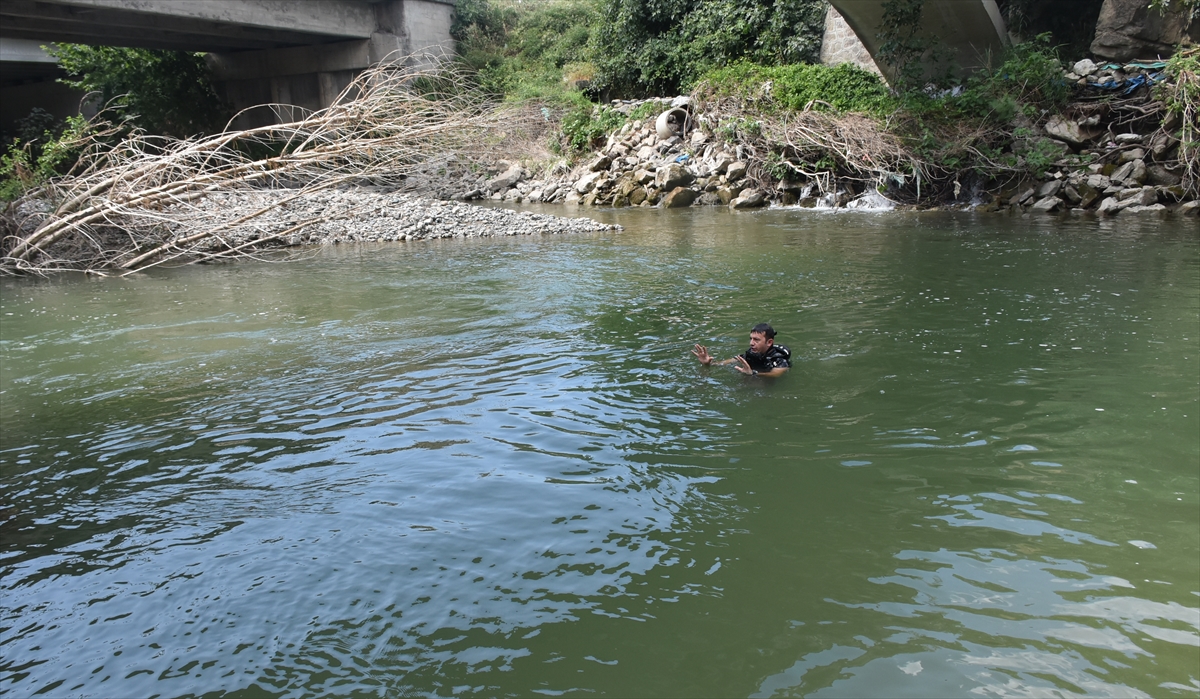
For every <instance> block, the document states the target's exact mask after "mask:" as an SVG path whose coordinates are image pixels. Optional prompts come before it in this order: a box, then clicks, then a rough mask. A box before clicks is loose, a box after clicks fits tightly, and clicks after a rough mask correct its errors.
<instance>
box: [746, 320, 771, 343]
mask: <svg viewBox="0 0 1200 699" xmlns="http://www.w3.org/2000/svg"><path fill="white" fill-rule="evenodd" d="M750 332H752V333H762V336H763V337H765V338H767V339H768V340H774V339H775V328H772V327H771V326H770V324H769V323H759V324H758V325H755V326H754V327H753V328H751V330H750Z"/></svg>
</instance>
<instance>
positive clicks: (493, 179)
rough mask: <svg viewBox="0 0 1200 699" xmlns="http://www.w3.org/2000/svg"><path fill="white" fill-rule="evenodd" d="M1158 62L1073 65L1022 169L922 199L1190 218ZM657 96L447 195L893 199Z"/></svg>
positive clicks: (1021, 128)
mask: <svg viewBox="0 0 1200 699" xmlns="http://www.w3.org/2000/svg"><path fill="white" fill-rule="evenodd" d="M1163 66H1164V64H1163V63H1161V62H1157V61H1156V62H1144V63H1137V62H1134V63H1125V64H1099V65H1098V64H1096V63H1094V62H1093V61H1091V60H1081V61H1078V62H1076V63H1074V64H1072V65H1071V66H1070V67H1069V68H1068V69H1066V70H1064V74H1063V79H1064V80H1065V81H1068V82H1071V83H1074V84H1075V85H1076V86H1077V95H1076V101H1074V102H1073V103H1072V104H1070V105H1069V106H1068V108H1067V109H1065V110H1064V111H1063V112H1062V113H1061V114H1058V115H1053V116H1049V118H1043V119H1042V121H1041V122H1040V123H1034V122H1032V121H1030V120H1028V119H1024V118H1018V120H1016V121H1015V122H1014V124H1013V127H1012V133H1013V138H1012V142H1011V145H1010V147H1009V151H1008V154H1009V155H1011V156H1012V160H1013V161H1014V163H1015V167H1014V168H1012V173H1011V174H1010V175H1009V176H1008V177H1006V178H1003V179H993V180H992V181H990V182H980V180H979V178H977V177H975V176H974V175H973V174H972V173H969V172H964V173H962V175H961V176H960V178H961V180H962V181H963V182H975V183H976V186H974V187H954V189H953V195H952V196H944V197H942V198H941V199H938V200H932V201H930V200H926V201H922V202H919V204H918V205H919V206H920V207H921V208H928V207H929V206H941V207H953V208H982V209H984V210H990V211H997V210H1009V211H1014V212H1031V213H1054V212H1064V211H1073V212H1075V213H1089V214H1095V215H1100V216H1114V215H1117V214H1120V213H1123V212H1127V213H1139V214H1155V215H1158V214H1164V215H1166V214H1173V213H1178V214H1183V215H1188V214H1191V215H1195V214H1196V213H1197V211H1198V210H1200V202H1197V201H1196V198H1195V194H1194V189H1193V190H1189V189H1188V188H1187V187H1186V186H1185V184H1186V183H1185V181H1184V180H1185V175H1186V173H1185V170H1184V168H1185V167H1186V166H1185V163H1184V162H1183V160H1181V158H1180V144H1179V141H1178V139H1177V138H1175V137H1174V136H1173V135H1171V134H1172V133H1173V132H1175V131H1177V130H1178V128H1179V121H1178V115H1176V114H1173V113H1169V112H1168V111H1167V110H1165V109H1164V105H1163V104H1162V103H1161V102H1157V101H1156V100H1155V99H1154V96H1153V92H1152V89H1151V88H1152V87H1153V85H1154V84H1155V83H1157V82H1159V81H1161V80H1163V70H1162V69H1163ZM654 101H656V102H659V103H660V107H661V112H660V116H659V117H658V119H657V120H655V119H653V118H651V119H647V120H635V121H629V122H626V123H625V124H624V126H622V127H621V129H620V130H618V131H615V132H613V133H611V134H610V135H609V136H608V139H607V141H606V142H605V144H604V145H603V147H601V148H599V149H598V150H596V151H595V152H593V153H592V154H591V155H590V156H588V157H585V158H582V159H580V161H579V162H578V163H576V164H575V165H574V166H568V165H566V164H564V163H558V164H555V165H554V166H552V167H549V168H544V169H540V170H539V168H538V167H536V166H535V167H533V168H530V167H528V166H527V165H523V164H522V163H520V162H509V161H501V162H498V163H497V164H496V166H495V167H494V169H493V170H492V173H491V175H490V176H486V177H479V178H477V179H476V180H474V181H473V182H468V183H466V185H465V189H460V190H459V191H456V192H453V193H452V195H453V196H454V197H455V198H458V199H463V200H473V199H484V198H487V199H492V200H497V201H508V202H553V203H562V204H577V205H582V206H603V207H623V206H642V207H649V206H657V207H661V208H677V207H686V206H728V207H730V208H732V209H749V208H756V207H761V206H768V205H796V206H802V207H826V208H843V207H849V208H891V207H894V206H896V205H897V202H896V201H894V200H889V198H888V197H887V196H886V194H880V192H879V191H878V190H877V189H876V188H874V187H871V186H864V185H863V183H862V182H861V181H859V182H855V181H850V180H839V179H838V175H837V173H836V172H829V173H828V174H827V176H825V177H824V178H823V179H815V178H814V179H812V180H804V179H803V178H798V179H796V180H792V179H783V180H780V179H776V178H773V177H771V176H770V174H769V173H768V172H766V171H764V168H762V167H755V163H753V162H751V161H750V159H749V158H747V157H745V154H744V153H743V149H742V148H741V147H740V146H739V145H738V144H737V143H736V142H733V141H730V140H726V139H725V138H723V137H722V129H720V128H719V127H718V122H717V120H715V119H711V118H707V115H706V114H704V113H703V110H702V109H701V108H698V107H697V106H696V105H695V104H694V103H693V100H692V99H691V98H689V97H687V96H682V97H677V98H674V99H659V100H654ZM643 103H644V101H643V102H628V101H626V102H617V103H614V104H613V105H612V108H614V109H618V110H624V111H626V112H627V113H628V111H629V110H632V109H633V108H635V107H637V106H639V105H641V104H643ZM656 111H657V110H656ZM1039 160H1040V162H1038V161H1039ZM813 169H814V170H815V169H817V168H816V167H814V168H813ZM1035 173H1036V174H1035ZM1192 177H1193V178H1194V177H1196V175H1195V174H1194V173H1193V174H1192ZM952 179H953V178H952ZM909 206H912V204H911V203H910V204H909Z"/></svg>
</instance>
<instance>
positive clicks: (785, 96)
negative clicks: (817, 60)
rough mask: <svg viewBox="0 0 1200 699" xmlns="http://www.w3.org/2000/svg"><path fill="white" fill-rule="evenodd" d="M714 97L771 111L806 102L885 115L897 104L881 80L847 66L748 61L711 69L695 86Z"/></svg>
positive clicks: (793, 106) (792, 108) (801, 105)
mask: <svg viewBox="0 0 1200 699" xmlns="http://www.w3.org/2000/svg"><path fill="white" fill-rule="evenodd" d="M696 90H697V92H700V93H703V94H705V95H709V96H713V97H721V96H733V97H741V98H743V99H747V100H760V101H762V102H763V103H764V106H765V107H766V108H767V109H768V111H773V109H772V108H781V109H790V110H800V109H804V108H805V107H806V106H808V105H809V104H810V103H815V105H816V106H818V107H819V106H820V103H822V102H823V103H825V104H828V105H829V106H831V107H833V108H834V109H836V110H838V111H844V112H866V113H871V114H884V113H887V112H889V111H891V110H892V109H893V108H894V107H895V100H893V99H892V98H891V96H890V95H889V93H888V89H887V86H886V85H884V83H883V81H882V80H881V79H880V78H879V76H877V75H875V74H874V73H870V72H868V71H865V70H863V69H862V68H858V67H856V66H853V65H850V64H848V63H843V64H841V65H838V66H832V67H831V66H824V65H787V66H774V67H772V66H762V65H756V64H754V63H749V62H745V61H743V62H739V63H735V64H733V65H731V66H729V67H727V68H718V69H716V70H712V71H709V72H708V73H706V74H705V75H704V76H703V77H702V78H700V81H699V83H698V84H697V88H696Z"/></svg>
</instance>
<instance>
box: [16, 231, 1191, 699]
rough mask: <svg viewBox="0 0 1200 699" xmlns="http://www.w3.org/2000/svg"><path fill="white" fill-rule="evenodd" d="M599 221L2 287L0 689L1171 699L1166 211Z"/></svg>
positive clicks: (1185, 328)
mask: <svg viewBox="0 0 1200 699" xmlns="http://www.w3.org/2000/svg"><path fill="white" fill-rule="evenodd" d="M559 211H561V210H559ZM596 216H597V217H600V218H604V219H606V220H610V221H615V222H619V223H621V224H622V225H624V226H625V230H624V231H623V232H614V233H602V234H594V235H591V234H589V235H579V236H569V237H568V236H562V237H533V238H496V239H482V240H448V241H434V242H420V243H408V244H394V245H381V246H376V247H349V246H343V247H339V248H335V249H330V250H326V251H320V252H314V253H313V254H312V255H311V256H310V257H309V258H308V259H304V260H300V261H293V262H289V263H286V264H280V263H270V262H245V263H239V264H233V265H226V266H217V267H192V268H183V269H176V270H159V271H154V272H152V273H149V274H147V275H144V276H141V277H137V278H129V279H125V280H121V279H82V278H78V277H69V278H56V279H51V280H8V281H4V282H3V283H2V284H0V362H2V365H0V370H2V371H0V428H2V432H0V486H2V488H3V490H2V492H0V507H2V508H3V511H2V517H0V520H2V522H3V524H0V535H2V537H0V694H4V695H8V696H13V697H17V696H22V697H23V696H33V695H38V696H50V697H57V696H63V697H75V696H93V697H125V696H128V697H151V696H161V697H183V696H206V697H216V696H239V697H243V696H244V697H252V696H289V697H301V696H346V695H355V696H409V695H413V696H489V697H490V696H538V695H541V696H559V695H563V694H568V695H587V696H595V695H602V696H646V697H659V696H662V697H667V696H681V697H683V696H688V697H691V696H714V697H717V696H720V697H726V696H728V697H774V696H813V697H902V696H911V697H966V696H978V697H1000V696H1045V697H1059V696H1085V695H1086V696H1121V697H1139V696H1154V697H1165V696H1181V697H1196V696H1197V695H1198V694H1200V231H1198V227H1197V225H1196V222H1195V220H1194V219H1191V220H1187V221H1185V220H1180V219H1175V220H1167V221H1163V220H1137V219H1133V218H1132V217H1119V218H1118V219H1116V220H1114V221H1095V220H1084V219H1071V218H1061V219H1056V218H1051V217H1044V218H1019V217H1006V216H994V215H993V216H976V215H972V214H965V213H963V214H953V213H925V214H901V213H887V214H871V213H855V214H837V215H834V214H830V213H821V212H813V211H796V210H770V211H763V212H758V213H749V214H731V213H729V212H726V211H714V210H699V209H698V210H688V211H683V212H674V211H655V210H626V211H610V212H599V213H598V214H596ZM760 321H766V322H770V323H772V324H773V325H774V326H775V328H776V329H777V330H778V332H779V336H778V337H777V338H776V340H777V342H779V343H782V344H785V345H787V346H788V347H790V348H791V351H792V355H793V359H794V362H795V366H794V368H793V369H792V370H791V371H790V372H789V374H788V375H786V376H784V377H782V378H780V379H776V380H772V379H763V378H748V377H743V376H741V375H739V374H737V373H736V372H734V371H733V369H732V368H728V367H725V368H720V367H712V368H709V369H705V368H701V367H700V366H698V364H697V363H696V361H695V360H694V358H693V357H692V356H691V354H690V352H689V350H690V348H691V347H692V344H693V343H695V342H703V343H705V344H707V345H708V346H709V347H710V348H712V350H713V351H714V353H716V354H717V355H718V356H719V357H729V356H732V355H733V354H735V353H737V352H741V351H743V350H744V349H745V347H746V344H747V334H748V331H749V328H750V327H751V326H752V325H753V324H754V323H757V322H760Z"/></svg>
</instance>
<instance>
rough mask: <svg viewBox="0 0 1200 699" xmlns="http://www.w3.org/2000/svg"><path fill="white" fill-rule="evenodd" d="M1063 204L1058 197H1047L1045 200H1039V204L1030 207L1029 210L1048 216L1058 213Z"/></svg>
mask: <svg viewBox="0 0 1200 699" xmlns="http://www.w3.org/2000/svg"><path fill="white" fill-rule="evenodd" d="M1062 204H1063V200H1062V199H1059V198H1058V197H1046V198H1045V199H1042V200H1039V201H1038V203H1036V204H1034V205H1033V206H1031V207H1029V209H1030V210H1031V211H1038V212H1041V213H1045V214H1048V213H1050V212H1051V211H1057V210H1058V207H1060V206H1062Z"/></svg>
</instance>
